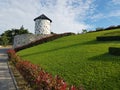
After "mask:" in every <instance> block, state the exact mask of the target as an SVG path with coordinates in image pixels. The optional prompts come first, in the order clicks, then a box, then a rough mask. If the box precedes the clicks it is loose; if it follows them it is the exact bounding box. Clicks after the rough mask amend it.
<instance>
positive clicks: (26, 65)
mask: <svg viewBox="0 0 120 90" xmlns="http://www.w3.org/2000/svg"><path fill="white" fill-rule="evenodd" d="M8 56H9V58H10V60H11V61H12V62H13V64H14V65H15V67H16V68H17V69H18V71H19V72H20V73H21V74H22V76H23V77H24V79H25V80H26V81H27V82H28V83H29V84H30V86H31V87H32V88H34V89H35V90H84V89H83V88H82V87H81V88H79V89H78V88H76V87H75V86H73V85H72V86H69V85H68V84H67V83H66V82H65V81H64V80H63V79H62V78H61V77H59V76H57V75H56V76H55V77H53V76H52V75H51V74H49V73H47V72H45V71H44V70H43V69H42V68H41V67H40V66H37V65H35V64H32V63H31V62H29V61H25V60H22V59H21V58H20V57H19V56H18V55H16V53H15V51H14V50H8Z"/></svg>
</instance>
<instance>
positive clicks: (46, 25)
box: [34, 14, 52, 35]
mask: <svg viewBox="0 0 120 90" xmlns="http://www.w3.org/2000/svg"><path fill="white" fill-rule="evenodd" d="M34 21H35V34H42V35H43V34H51V31H50V27H51V22H52V20H51V19H49V18H48V17H47V16H45V15H44V14H42V15H40V16H39V17H37V18H35V19H34Z"/></svg>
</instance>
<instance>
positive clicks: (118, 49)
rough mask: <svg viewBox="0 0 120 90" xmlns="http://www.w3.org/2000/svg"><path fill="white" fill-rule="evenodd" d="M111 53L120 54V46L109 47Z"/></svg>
mask: <svg viewBox="0 0 120 90" xmlns="http://www.w3.org/2000/svg"><path fill="white" fill-rule="evenodd" d="M109 53H110V54H111V55H116V56H120V47H109Z"/></svg>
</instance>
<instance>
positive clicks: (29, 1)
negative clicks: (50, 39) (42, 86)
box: [0, 0, 120, 34]
mask: <svg viewBox="0 0 120 90" xmlns="http://www.w3.org/2000/svg"><path fill="white" fill-rule="evenodd" d="M41 14H45V15H46V16H48V17H49V18H50V19H52V21H53V22H52V24H51V31H53V32H56V33H63V32H75V33H78V32H81V30H82V29H88V30H94V29H95V28H97V27H108V26H111V25H120V0H0V34H1V33H3V32H4V31H5V30H8V29H12V28H20V27H21V26H22V25H23V26H24V27H25V28H27V29H28V30H29V31H30V32H32V33H34V21H33V19H34V18H36V17H37V16H39V15H41Z"/></svg>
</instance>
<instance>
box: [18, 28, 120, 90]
mask: <svg viewBox="0 0 120 90" xmlns="http://www.w3.org/2000/svg"><path fill="white" fill-rule="evenodd" d="M119 30H120V29H116V30H114V31H113V30H109V31H101V32H93V33H86V34H81V35H73V36H68V37H63V38H60V39H57V40H54V41H51V42H47V43H44V44H41V45H38V46H35V47H32V48H28V49H25V50H22V51H20V52H18V54H19V55H20V56H21V57H22V58H24V59H26V60H29V61H31V62H32V63H35V64H39V65H40V66H41V67H43V68H44V69H45V70H46V71H48V72H50V73H51V74H53V75H56V74H58V75H60V76H61V77H63V78H64V80H66V81H67V82H68V83H70V84H74V85H77V86H80V85H83V86H84V87H85V88H86V89H87V90H94V89H97V90H113V89H115V90H119V89H120V56H112V55H109V54H108V48H109V47H110V46H116V45H117V46H119V45H120V41H96V36H102V35H105V34H108V33H109V34H110V33H111V34H112V33H113V32H118V31H119Z"/></svg>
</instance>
